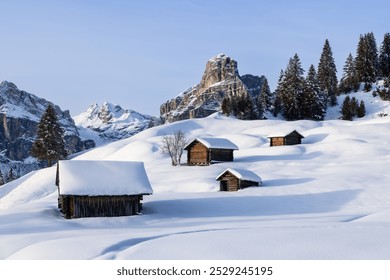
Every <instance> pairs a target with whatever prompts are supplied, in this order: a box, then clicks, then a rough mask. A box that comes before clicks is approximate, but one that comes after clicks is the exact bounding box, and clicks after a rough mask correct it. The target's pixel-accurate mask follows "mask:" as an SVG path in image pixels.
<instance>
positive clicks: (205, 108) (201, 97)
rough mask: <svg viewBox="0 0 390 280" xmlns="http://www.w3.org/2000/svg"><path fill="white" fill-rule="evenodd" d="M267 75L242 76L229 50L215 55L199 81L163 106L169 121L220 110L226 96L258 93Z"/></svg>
mask: <svg viewBox="0 0 390 280" xmlns="http://www.w3.org/2000/svg"><path fill="white" fill-rule="evenodd" d="M264 79H265V77H264V76H262V77H258V76H253V75H243V76H240V75H239V73H238V68H237V62H236V61H235V60H233V59H232V58H230V57H229V56H227V55H225V54H219V55H217V56H215V57H213V58H211V59H210V60H209V61H208V62H207V64H206V69H205V71H204V73H203V76H202V79H201V81H200V83H199V84H198V85H195V86H193V87H190V88H189V89H187V90H186V91H184V92H183V93H181V94H179V95H178V96H177V97H176V98H173V99H171V100H169V101H167V102H165V103H164V104H162V105H161V106H160V115H161V118H162V119H163V120H164V122H165V123H169V122H174V121H178V120H184V119H192V118H203V117H207V116H209V115H210V114H213V113H215V112H219V111H220V109H221V103H222V100H223V99H224V98H225V97H232V96H234V97H242V96H249V97H252V98H253V97H255V96H256V95H259V94H260V90H261V86H262V84H263V82H264Z"/></svg>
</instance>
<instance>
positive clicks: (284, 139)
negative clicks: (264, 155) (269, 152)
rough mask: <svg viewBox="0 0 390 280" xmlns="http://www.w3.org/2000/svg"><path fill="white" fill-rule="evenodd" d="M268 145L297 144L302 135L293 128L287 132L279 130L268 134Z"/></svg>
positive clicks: (300, 140) (300, 141) (299, 142)
mask: <svg viewBox="0 0 390 280" xmlns="http://www.w3.org/2000/svg"><path fill="white" fill-rule="evenodd" d="M268 138H269V139H270V146H285V145H297V144H301V143H302V138H305V137H303V136H302V135H301V134H300V133H299V132H298V131H296V130H293V131H290V132H287V133H283V132H279V133H274V134H271V135H268Z"/></svg>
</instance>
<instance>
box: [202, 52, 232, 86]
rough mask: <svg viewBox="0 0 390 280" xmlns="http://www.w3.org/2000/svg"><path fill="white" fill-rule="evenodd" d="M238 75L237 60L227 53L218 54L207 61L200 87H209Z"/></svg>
mask: <svg viewBox="0 0 390 280" xmlns="http://www.w3.org/2000/svg"><path fill="white" fill-rule="evenodd" d="M236 76H239V74H238V69H237V62H236V61H235V60H233V59H231V58H230V57H229V56H226V55H225V54H218V55H217V56H214V57H213V58H211V59H209V61H207V64H206V69H205V71H204V74H203V77H202V80H201V82H200V87H201V88H208V87H210V86H213V85H214V84H216V83H219V82H222V81H225V80H229V79H234V77H236Z"/></svg>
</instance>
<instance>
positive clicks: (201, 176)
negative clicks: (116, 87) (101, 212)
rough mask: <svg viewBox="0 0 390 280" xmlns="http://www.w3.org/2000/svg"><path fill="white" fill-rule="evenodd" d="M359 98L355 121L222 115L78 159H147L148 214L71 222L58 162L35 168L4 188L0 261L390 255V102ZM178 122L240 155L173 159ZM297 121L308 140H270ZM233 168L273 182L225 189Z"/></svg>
mask: <svg viewBox="0 0 390 280" xmlns="http://www.w3.org/2000/svg"><path fill="white" fill-rule="evenodd" d="M354 96H356V97H357V98H359V97H360V98H361V99H362V98H364V100H365V103H366V105H367V106H366V107H367V114H366V116H365V117H363V118H361V119H355V120H354V121H343V120H338V119H337V118H338V116H336V115H334V119H331V120H326V121H322V122H315V121H308V120H300V121H293V122H287V121H283V120H276V119H274V120H254V121H242V120H238V119H235V118H227V117H224V116H221V115H219V114H213V115H211V116H209V117H207V118H201V119H190V120H184V121H178V122H174V123H169V124H165V125H161V126H156V127H152V128H150V129H147V130H145V131H142V132H140V133H138V134H137V135H134V136H133V137H129V138H127V139H123V140H120V141H116V142H113V143H110V144H107V145H104V146H100V147H97V148H95V149H92V150H90V151H87V152H85V153H83V154H82V155H79V156H78V157H76V158H74V159H72V160H113V161H116V160H117V161H143V162H144V163H145V168H146V171H147V174H148V177H149V180H150V183H151V185H152V187H153V191H154V192H153V195H151V196H145V197H144V201H143V206H144V207H143V214H142V215H139V216H130V217H115V218H87V219H75V220H71V221H69V220H65V219H64V218H62V217H61V214H60V212H59V211H58V208H57V198H58V191H57V187H56V186H55V184H54V178H55V174H56V169H55V167H53V168H47V169H43V170H39V171H35V172H32V173H29V174H27V175H26V176H24V177H22V178H20V179H17V180H15V181H13V182H11V183H8V184H6V185H4V186H1V187H0V220H1V221H2V222H1V223H0V247H1V250H0V259H24V260H26V259H41V260H42V259H126V260H129V259H136V260H140V259H142V260H145V259H153V260H160V259H168V260H172V259H184V260H185V259H187V260H191V259H218V260H221V259H231V260H237V259H242V260H243V259H246V260H259V259H266V260H267V259H268V260H269V259H273V260H274V259H303V260H308V259H309V260H310V259H321V260H324V259H335V260H341V259H373V260H378V259H385V260H388V259H389V258H390V243H389V242H388V237H389V235H390V188H389V187H388V182H389V180H390V177H389V172H388V166H389V164H390V145H389V135H390V129H389V128H390V116H389V115H387V116H385V115H386V112H389V110H390V102H385V101H381V100H380V99H379V97H373V96H372V94H371V93H364V92H359V93H354ZM339 98H340V99H339V100H338V101H339V103H340V102H341V101H342V99H343V98H344V97H343V96H340V97H339ZM335 110H336V109H335ZM381 116H382V117H381ZM329 118H330V117H329ZM177 129H181V130H182V131H183V132H184V133H185V134H186V136H187V138H188V139H189V140H191V139H194V138H198V137H220V138H226V139H229V140H230V141H232V142H233V143H234V144H235V145H237V146H238V147H239V150H237V151H235V152H234V161H233V162H223V163H218V164H213V165H210V166H202V167H199V166H195V167H194V166H186V165H182V166H177V167H173V166H171V161H170V158H169V157H168V156H166V155H164V154H163V153H161V151H160V147H161V140H162V136H163V135H164V134H166V133H167V132H170V131H174V130H177ZM286 130H289V131H292V130H297V131H299V132H300V133H301V134H303V135H304V136H305V138H304V139H303V140H302V144H301V145H295V146H280V147H270V144H269V139H268V138H267V136H268V135H269V134H271V133H276V132H279V131H286ZM185 158H186V154H185V153H184V154H183V160H182V162H185ZM227 168H233V169H245V170H249V171H252V172H254V173H255V174H257V175H258V176H260V177H261V178H262V180H263V185H262V186H261V187H251V188H247V189H244V190H240V191H238V192H230V193H227V192H220V191H219V182H217V181H216V177H217V176H218V175H219V174H221V173H222V172H223V171H224V170H226V169H227ZM96 176H98V177H99V176H107V174H96ZM112 180H115V178H112ZM80 244H83V246H80Z"/></svg>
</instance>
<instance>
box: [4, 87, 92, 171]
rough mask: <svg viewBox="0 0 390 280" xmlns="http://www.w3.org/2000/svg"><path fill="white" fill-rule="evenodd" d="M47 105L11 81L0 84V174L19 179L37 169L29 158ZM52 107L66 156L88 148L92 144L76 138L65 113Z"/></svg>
mask: <svg viewBox="0 0 390 280" xmlns="http://www.w3.org/2000/svg"><path fill="white" fill-rule="evenodd" d="M49 104H52V103H51V102H49V101H47V100H45V99H43V98H39V97H37V96H35V95H33V94H31V93H28V92H26V91H23V90H19V89H18V88H17V86H16V85H15V84H13V83H11V82H7V81H3V82H2V83H1V84H0V119H1V121H2V123H1V124H2V125H1V126H0V162H1V166H0V172H2V174H3V176H4V175H6V174H9V173H10V170H11V168H12V172H13V175H14V176H15V177H19V176H20V175H23V174H26V173H27V172H29V171H31V170H34V169H37V168H39V166H38V163H37V162H36V160H35V159H32V158H31V157H30V155H29V151H30V149H31V145H32V143H33V142H34V140H35V136H36V131H37V124H38V122H39V120H40V118H41V116H42V114H43V112H44V111H45V110H46V108H47V106H48V105H49ZM52 105H53V108H54V110H55V112H56V114H57V116H58V119H59V122H60V123H61V126H62V128H63V129H64V130H65V142H66V148H67V149H68V150H69V152H70V153H74V152H78V151H81V150H84V149H86V148H90V147H91V145H92V143H91V142H90V141H89V142H88V141H87V142H84V141H82V140H81V139H80V137H79V133H78V130H77V127H76V125H75V124H74V122H73V119H72V118H71V116H70V114H69V111H62V110H61V108H60V107H58V106H57V105H54V104H52Z"/></svg>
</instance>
